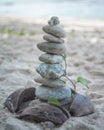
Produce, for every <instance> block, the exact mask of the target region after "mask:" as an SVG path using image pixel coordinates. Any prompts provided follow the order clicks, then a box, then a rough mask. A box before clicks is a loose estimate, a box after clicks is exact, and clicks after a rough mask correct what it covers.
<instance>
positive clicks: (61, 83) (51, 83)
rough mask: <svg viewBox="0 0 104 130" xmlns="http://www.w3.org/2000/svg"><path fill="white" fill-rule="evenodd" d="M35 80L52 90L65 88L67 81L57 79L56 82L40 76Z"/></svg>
mask: <svg viewBox="0 0 104 130" xmlns="http://www.w3.org/2000/svg"><path fill="white" fill-rule="evenodd" d="M34 80H35V81H36V82H37V83H40V84H44V85H45V86H48V87H51V88H61V87H65V85H66V83H65V81H63V80H61V79H56V80H52V79H45V78H43V77H41V76H40V75H37V76H35V78H34Z"/></svg>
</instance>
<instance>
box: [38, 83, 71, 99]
mask: <svg viewBox="0 0 104 130" xmlns="http://www.w3.org/2000/svg"><path fill="white" fill-rule="evenodd" d="M36 97H37V98H39V99H41V100H44V101H47V100H48V99H50V98H56V99H58V100H63V99H65V98H71V89H70V88H69V87H68V86H65V87H63V88H49V87H47V86H44V85H41V86H39V87H37V88H36Z"/></svg>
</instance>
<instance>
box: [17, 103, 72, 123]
mask: <svg viewBox="0 0 104 130" xmlns="http://www.w3.org/2000/svg"><path fill="white" fill-rule="evenodd" d="M69 117H70V114H69V113H68V112H67V110H65V109H63V108H61V107H57V106H54V105H50V104H47V103H40V104H37V105H35V106H34V107H27V108H26V109H24V111H23V112H22V113H21V114H20V115H19V116H18V117H17V118H19V119H23V120H26V121H30V122H34V121H35V122H45V121H51V122H53V123H54V124H55V125H62V124H63V123H64V122H65V121H66V120H67V119H68V118H69Z"/></svg>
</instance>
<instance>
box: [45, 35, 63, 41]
mask: <svg viewBox="0 0 104 130" xmlns="http://www.w3.org/2000/svg"><path fill="white" fill-rule="evenodd" d="M43 39H44V40H46V41H48V42H57V43H64V40H63V39H61V38H58V37H55V36H53V35H50V34H47V35H44V36H43Z"/></svg>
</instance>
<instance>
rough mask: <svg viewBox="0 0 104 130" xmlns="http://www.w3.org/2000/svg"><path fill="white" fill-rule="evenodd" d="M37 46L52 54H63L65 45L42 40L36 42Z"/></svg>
mask: <svg viewBox="0 0 104 130" xmlns="http://www.w3.org/2000/svg"><path fill="white" fill-rule="evenodd" d="M37 47H38V48H39V49H40V50H41V51H43V52H48V53H52V54H58V55H62V54H65V52H66V47H65V45H64V44H63V43H60V44H58V43H49V42H42V43H38V44H37Z"/></svg>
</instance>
